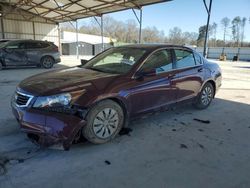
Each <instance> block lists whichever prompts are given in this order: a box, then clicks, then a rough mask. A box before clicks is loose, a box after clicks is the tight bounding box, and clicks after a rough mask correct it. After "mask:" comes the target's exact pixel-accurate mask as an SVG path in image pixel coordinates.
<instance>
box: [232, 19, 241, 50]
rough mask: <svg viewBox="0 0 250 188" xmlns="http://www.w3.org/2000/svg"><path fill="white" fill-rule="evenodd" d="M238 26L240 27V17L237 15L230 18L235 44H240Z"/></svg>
mask: <svg viewBox="0 0 250 188" xmlns="http://www.w3.org/2000/svg"><path fill="white" fill-rule="evenodd" d="M240 28H241V18H240V17H239V16H236V17H235V18H234V19H233V20H232V34H233V40H234V42H235V44H237V46H238V47H239V46H240Z"/></svg>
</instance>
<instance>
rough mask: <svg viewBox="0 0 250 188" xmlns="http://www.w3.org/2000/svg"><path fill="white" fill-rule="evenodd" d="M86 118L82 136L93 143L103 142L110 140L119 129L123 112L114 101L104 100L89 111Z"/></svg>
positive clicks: (122, 121)
mask: <svg viewBox="0 0 250 188" xmlns="http://www.w3.org/2000/svg"><path fill="white" fill-rule="evenodd" d="M86 120H87V124H86V126H85V127H84V128H83V130H82V134H83V136H84V137H85V138H86V139H87V140H88V141H90V142H92V143H94V144H103V143H106V142H108V141H110V140H112V139H113V138H114V137H115V136H116V135H117V134H118V133H119V131H120V130H121V128H122V126H123V123H124V112H123V109H122V108H121V106H120V105H119V104H117V103H116V102H114V101H112V100H104V101H101V102H99V103H97V104H96V105H95V106H94V107H93V108H92V109H91V110H90V111H89V113H88V115H87V118H86Z"/></svg>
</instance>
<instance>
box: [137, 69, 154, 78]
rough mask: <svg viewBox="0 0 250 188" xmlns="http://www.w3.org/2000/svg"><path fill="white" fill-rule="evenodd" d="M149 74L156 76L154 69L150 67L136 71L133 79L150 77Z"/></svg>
mask: <svg viewBox="0 0 250 188" xmlns="http://www.w3.org/2000/svg"><path fill="white" fill-rule="evenodd" d="M151 76H156V70H155V69H151V70H145V71H142V70H141V71H138V72H137V73H136V74H135V77H134V78H135V79H136V80H143V77H151Z"/></svg>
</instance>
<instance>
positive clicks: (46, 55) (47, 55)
mask: <svg viewBox="0 0 250 188" xmlns="http://www.w3.org/2000/svg"><path fill="white" fill-rule="evenodd" d="M45 57H50V58H52V59H53V61H54V63H55V58H54V57H53V56H52V55H49V54H45V55H42V57H41V58H40V63H42V60H43V58H45Z"/></svg>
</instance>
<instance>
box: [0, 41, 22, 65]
mask: <svg viewBox="0 0 250 188" xmlns="http://www.w3.org/2000/svg"><path fill="white" fill-rule="evenodd" d="M3 56H4V62H5V64H6V65H7V66H18V65H26V64H27V57H26V54H25V49H24V42H22V41H11V42H9V43H8V44H7V46H5V48H4V55H3Z"/></svg>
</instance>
